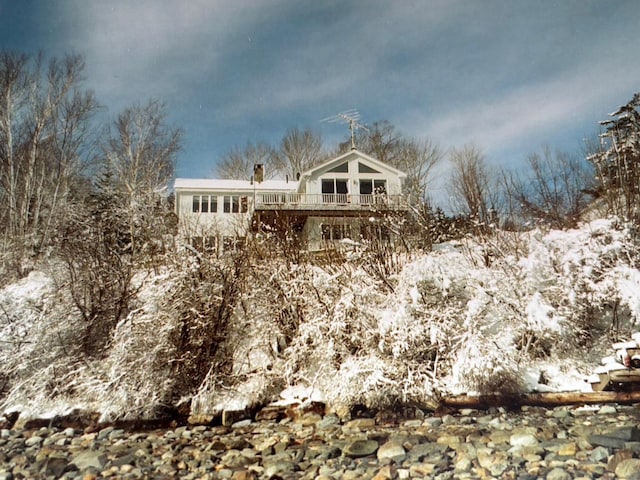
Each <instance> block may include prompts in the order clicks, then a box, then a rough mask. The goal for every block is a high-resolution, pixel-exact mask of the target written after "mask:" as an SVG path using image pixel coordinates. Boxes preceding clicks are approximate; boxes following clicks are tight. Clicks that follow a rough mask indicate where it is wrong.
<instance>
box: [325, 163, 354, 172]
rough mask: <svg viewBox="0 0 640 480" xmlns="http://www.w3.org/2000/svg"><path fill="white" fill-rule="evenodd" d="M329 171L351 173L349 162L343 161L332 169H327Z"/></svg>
mask: <svg viewBox="0 0 640 480" xmlns="http://www.w3.org/2000/svg"><path fill="white" fill-rule="evenodd" d="M327 171H328V172H335V173H349V164H348V163H347V162H344V163H341V164H340V165H338V166H337V167H333V168H332V169H331V170H327Z"/></svg>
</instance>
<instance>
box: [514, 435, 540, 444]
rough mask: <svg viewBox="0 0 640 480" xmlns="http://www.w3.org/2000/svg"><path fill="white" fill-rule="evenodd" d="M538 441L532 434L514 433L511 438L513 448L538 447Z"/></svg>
mask: <svg viewBox="0 0 640 480" xmlns="http://www.w3.org/2000/svg"><path fill="white" fill-rule="evenodd" d="M538 443H539V442H538V439H537V438H536V436H535V435H533V434H531V433H514V434H513V435H511V436H510V437H509V444H510V445H511V446H512V447H532V446H534V445H538Z"/></svg>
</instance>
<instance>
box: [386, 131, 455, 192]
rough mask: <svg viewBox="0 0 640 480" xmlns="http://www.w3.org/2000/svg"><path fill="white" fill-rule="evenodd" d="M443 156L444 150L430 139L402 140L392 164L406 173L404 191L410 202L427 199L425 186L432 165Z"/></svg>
mask: <svg viewBox="0 0 640 480" xmlns="http://www.w3.org/2000/svg"><path fill="white" fill-rule="evenodd" d="M443 158H444V151H443V150H442V149H441V148H440V147H438V146H437V145H434V144H433V143H432V142H431V141H430V140H423V141H417V140H403V141H402V142H401V145H400V154H399V155H398V156H397V157H396V161H395V162H394V164H392V165H393V166H394V167H396V168H397V169H398V170H402V171H403V172H405V173H406V174H407V179H406V181H405V186H404V189H405V193H406V194H407V195H409V196H410V198H411V201H412V203H416V202H425V201H426V200H427V196H428V193H427V188H428V184H429V180H430V175H431V172H432V170H433V167H434V166H436V165H437V164H438V163H439V162H440V161H442V159H443Z"/></svg>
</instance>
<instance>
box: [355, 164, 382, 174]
mask: <svg viewBox="0 0 640 480" xmlns="http://www.w3.org/2000/svg"><path fill="white" fill-rule="evenodd" d="M358 173H380V172H379V171H377V170H375V169H373V168H371V167H370V166H369V165H367V164H365V163H362V162H358Z"/></svg>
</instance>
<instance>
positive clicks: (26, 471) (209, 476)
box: [0, 405, 640, 480]
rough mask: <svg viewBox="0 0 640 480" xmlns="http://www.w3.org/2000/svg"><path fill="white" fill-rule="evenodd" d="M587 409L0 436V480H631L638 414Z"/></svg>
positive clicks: (635, 472)
mask: <svg viewBox="0 0 640 480" xmlns="http://www.w3.org/2000/svg"><path fill="white" fill-rule="evenodd" d="M605 407H611V408H605ZM590 411H591V414H589V415H585V414H582V411H581V410H580V409H579V408H577V407H558V408H556V409H544V408H540V407H527V408H523V409H522V410H520V411H511V410H505V409H492V410H489V411H477V410H472V409H467V410H462V411H460V412H450V413H448V414H447V415H444V416H437V415H429V414H424V413H422V412H421V413H422V415H421V416H420V417H419V418H412V419H404V420H402V421H397V422H395V423H394V422H389V421H384V422H383V421H380V422H379V421H377V420H376V419H374V418H356V419H352V420H349V421H343V420H341V419H340V417H339V416H337V415H335V414H328V415H321V414H319V413H315V412H307V413H301V414H300V415H298V416H295V417H294V419H293V420H290V419H288V418H284V419H283V420H279V419H280V418H283V416H282V415H277V414H274V412H273V411H267V412H265V413H264V414H263V415H260V413H258V415H257V416H256V417H255V418H252V419H242V420H237V421H235V422H228V423H229V424H228V426H206V425H185V426H180V427H177V428H174V429H168V430H152V431H145V432H136V431H126V430H123V429H119V428H114V427H107V428H103V429H102V430H99V431H97V432H92V433H84V432H83V431H82V430H81V429H73V428H69V427H68V428H65V429H58V428H55V427H46V428H38V429H33V430H25V429H19V428H18V429H2V430H1V431H0V480H2V479H17V478H62V479H66V480H74V479H77V480H93V479H98V478H113V479H125V480H133V479H144V478H184V479H187V480H189V479H191V480H196V479H203V480H216V479H230V480H262V479H270V478H271V479H275V478H281V479H287V480H289V479H301V480H335V479H345V480H350V479H352V480H356V479H369V480H372V479H373V480H405V479H406V480H411V479H414V478H434V479H437V480H448V479H475V478H486V479H489V478H504V479H518V480H526V479H536V478H541V479H546V480H571V479H593V478H605V479H607V478H640V448H638V443H639V442H640V428H638V427H639V424H640V409H638V408H637V407H634V406H624V405H615V406H606V405H605V406H604V407H601V408H599V409H592V410H590ZM276 413H277V412H276ZM391 413H392V412H391ZM390 417H391V415H389V416H387V417H383V416H378V417H376V418H390Z"/></svg>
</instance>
